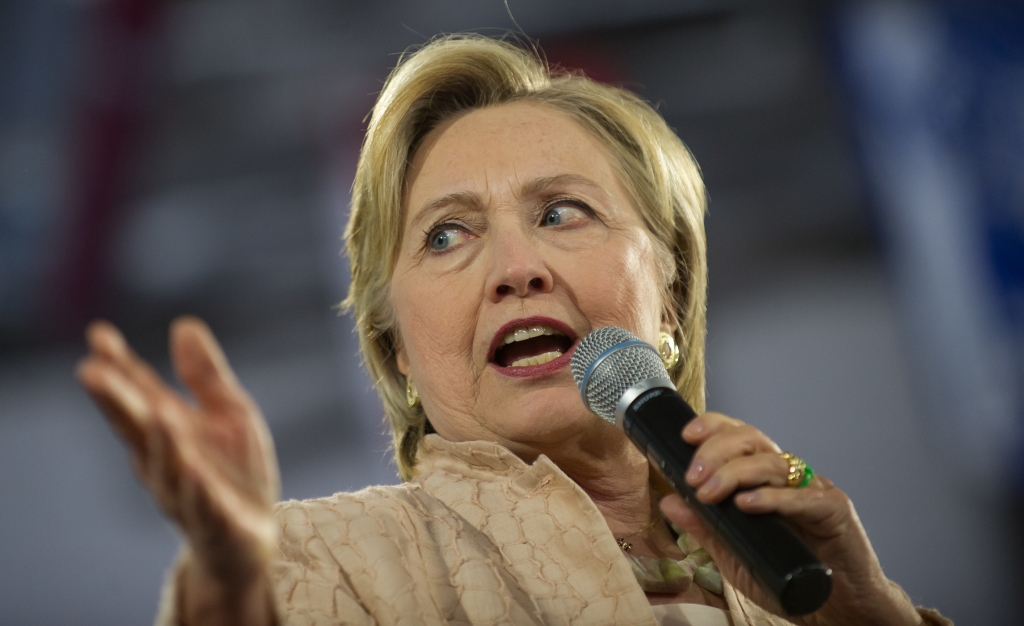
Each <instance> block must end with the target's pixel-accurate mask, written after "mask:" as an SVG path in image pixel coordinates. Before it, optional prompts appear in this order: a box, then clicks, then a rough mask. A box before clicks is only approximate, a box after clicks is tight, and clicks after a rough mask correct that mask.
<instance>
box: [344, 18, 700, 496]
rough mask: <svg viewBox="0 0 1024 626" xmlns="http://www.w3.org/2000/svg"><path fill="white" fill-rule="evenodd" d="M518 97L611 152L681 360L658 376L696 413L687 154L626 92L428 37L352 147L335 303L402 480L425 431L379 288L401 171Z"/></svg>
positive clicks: (694, 254) (507, 46)
mask: <svg viewBox="0 0 1024 626" xmlns="http://www.w3.org/2000/svg"><path fill="white" fill-rule="evenodd" d="M519 101H529V102H537V103H544V104H547V105H549V106H552V107H554V108H556V109H558V110H560V111H562V112H564V113H566V114H568V115H569V116H571V117H572V118H573V119H574V120H576V121H577V122H578V123H580V124H581V125H583V126H584V127H585V128H588V129H589V130H590V131H591V132H593V133H594V134H595V135H596V136H597V137H598V138H599V139H600V140H601V141H602V142H603V143H604V144H605V145H606V146H607V147H608V150H609V152H610V153H611V154H612V156H613V158H614V160H615V163H614V165H616V166H617V167H618V169H619V171H620V173H621V176H622V182H623V184H624V185H625V187H626V189H627V191H628V192H629V193H630V195H631V196H632V198H631V199H632V200H633V203H634V205H635V206H636V208H637V210H638V211H639V213H640V215H641V217H642V218H643V220H644V222H645V224H646V225H647V227H648V229H650V232H651V234H652V235H653V240H654V241H655V242H656V246H657V248H658V249H659V251H660V254H659V260H660V262H661V264H662V266H663V269H664V272H663V274H664V278H665V289H666V296H667V297H666V303H667V310H666V314H667V315H668V316H669V318H670V319H671V320H672V321H673V322H674V323H675V324H674V325H675V327H676V331H675V339H676V342H677V343H678V344H679V348H680V354H681V355H682V358H681V359H680V362H679V363H678V364H677V365H676V366H675V367H673V369H672V371H671V372H670V374H671V375H672V377H673V380H674V381H675V383H676V387H677V388H678V389H679V392H680V393H681V394H682V395H683V397H684V398H686V400H687V401H688V402H689V403H690V404H691V405H692V406H693V407H694V408H695V409H696V410H697V411H698V412H700V411H703V410H704V335H705V319H706V318H705V302H706V291H707V261H706V242H705V235H704V212H705V206H706V203H705V194H704V183H703V181H702V179H701V176H700V171H699V169H698V167H697V164H696V162H695V161H694V159H693V157H692V156H691V154H690V152H689V150H687V148H686V146H684V145H683V143H682V141H680V140H679V138H678V137H677V136H676V134H675V133H674V132H673V131H672V129H670V128H669V127H668V125H667V124H666V123H665V121H664V120H663V119H662V118H661V116H660V115H658V113H657V112H656V111H655V110H654V109H652V108H651V107H650V105H648V104H647V103H646V102H644V101H643V100H641V99H640V98H639V97H637V96H636V95H635V94H633V93H630V92H628V91H625V90H623V89H618V88H615V87H611V86H608V85H604V84H601V83H598V82H595V81H593V80H591V79H589V78H586V77H584V76H582V75H578V74H573V73H569V72H564V71H559V70H553V69H552V68H550V67H549V66H548V65H547V63H546V61H545V60H544V59H542V58H541V57H540V56H539V54H537V53H536V52H533V51H528V50H524V49H522V48H519V47H517V46H515V45H513V44H511V43H508V42H506V41H499V40H494V39H490V38H486V37H483V36H479V35H455V36H445V37H440V38H437V39H434V40H433V41H431V42H429V43H428V44H426V45H424V46H423V47H421V48H419V49H418V50H416V51H415V52H412V53H410V54H406V55H403V57H402V58H400V59H399V62H398V65H397V66H396V68H395V69H394V71H392V73H391V76H390V77H389V78H388V80H387V82H386V83H385V84H384V89H383V90H382V91H381V93H380V97H379V98H378V99H377V103H376V105H375V106H374V108H373V112H372V114H371V116H370V123H369V127H368V129H367V131H366V137H365V139H364V141H363V146H362V151H361V152H360V155H359V164H358V167H357V169H356V177H355V182H354V184H353V190H352V207H351V215H350V218H349V222H348V227H347V228H346V230H345V239H346V246H347V251H348V257H349V262H350V264H351V270H352V283H351V286H350V288H349V293H348V297H347V298H346V299H345V301H344V302H343V303H342V305H343V307H345V308H346V309H347V310H352V311H353V312H354V314H355V322H356V331H357V333H358V335H359V344H360V347H361V349H362V354H363V359H364V361H365V364H366V368H367V370H368V371H369V373H370V376H371V378H372V380H373V381H374V383H375V385H376V388H377V390H378V392H379V393H380V395H381V399H382V400H383V401H384V411H385V413H386V414H387V417H388V420H389V422H390V426H391V434H392V438H393V442H394V450H395V460H396V464H397V466H398V472H399V474H400V475H401V477H402V479H403V480H408V479H410V478H411V477H412V475H413V473H414V466H415V462H416V450H417V447H418V444H419V442H420V440H421V439H422V438H423V435H424V429H425V427H426V424H427V419H426V415H425V414H424V413H423V409H422V406H421V405H417V406H415V407H412V408H410V407H409V406H408V403H407V402H406V389H405V387H406V381H405V378H404V377H403V376H402V374H401V373H400V372H399V371H398V366H397V362H396V356H395V355H396V350H397V349H398V347H399V346H400V341H401V337H399V336H398V333H397V328H396V323H395V318H394V313H393V311H392V308H391V304H390V296H389V286H390V283H391V276H392V273H393V271H394V268H395V263H396V260H397V256H398V249H399V246H400V244H401V241H402V225H403V212H402V196H403V190H404V184H405V177H406V169H407V166H408V163H409V161H410V160H411V158H412V155H413V153H414V151H415V150H416V148H417V146H418V144H419V143H420V141H421V140H422V139H423V137H424V135H426V134H427V133H428V132H430V131H431V130H432V129H433V128H435V127H437V126H438V125H439V124H440V123H441V122H443V121H445V120H447V119H449V118H451V117H452V116H454V115H456V114H458V113H461V112H465V111H469V110H473V109H480V108H483V107H489V106H495V105H499V104H505V103H511V102H519Z"/></svg>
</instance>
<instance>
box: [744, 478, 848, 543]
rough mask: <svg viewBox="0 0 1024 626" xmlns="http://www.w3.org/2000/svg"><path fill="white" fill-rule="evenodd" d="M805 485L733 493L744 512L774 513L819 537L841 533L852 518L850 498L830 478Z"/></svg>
mask: <svg viewBox="0 0 1024 626" xmlns="http://www.w3.org/2000/svg"><path fill="white" fill-rule="evenodd" d="M814 482H815V483H817V485H816V486H815V487H810V486H809V487H807V488H805V489H793V488H785V487H784V488H776V487H761V488H760V489H755V490H753V491H749V492H746V493H741V494H739V495H737V496H736V500H735V501H736V506H737V507H738V508H739V509H740V510H742V511H746V512H748V513H772V512H774V513H778V514H780V515H782V516H783V517H785V518H787V519H789V520H790V521H792V522H794V523H795V524H796V525H797V526H799V527H800V528H801V529H803V530H804V531H805V532H809V533H811V534H814V535H816V536H818V537H819V538H826V537H832V536H838V535H841V534H842V533H843V532H844V531H845V530H846V528H847V524H848V523H850V522H853V521H855V520H856V513H855V512H854V509H853V504H852V503H851V502H850V498H849V497H848V496H847V495H846V494H845V493H843V491H842V490H840V489H837V488H836V487H835V486H834V485H832V483H831V482H830V481H827V480H824V479H820V480H819V479H818V478H815V481H814Z"/></svg>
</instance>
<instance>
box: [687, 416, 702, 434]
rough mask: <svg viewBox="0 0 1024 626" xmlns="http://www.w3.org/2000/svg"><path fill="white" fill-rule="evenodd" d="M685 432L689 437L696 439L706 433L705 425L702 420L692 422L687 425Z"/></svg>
mask: <svg viewBox="0 0 1024 626" xmlns="http://www.w3.org/2000/svg"><path fill="white" fill-rule="evenodd" d="M683 430H684V431H685V433H686V434H687V435H690V436H691V437H695V436H697V435H699V434H701V433H702V432H704V423H703V422H701V421H700V420H693V421H692V422H690V423H689V424H687V425H686V428H684V429H683Z"/></svg>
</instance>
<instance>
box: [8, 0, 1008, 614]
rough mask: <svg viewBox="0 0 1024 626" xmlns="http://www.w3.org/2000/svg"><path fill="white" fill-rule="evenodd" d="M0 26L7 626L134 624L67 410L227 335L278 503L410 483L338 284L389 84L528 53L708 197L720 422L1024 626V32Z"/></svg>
mask: <svg viewBox="0 0 1024 626" xmlns="http://www.w3.org/2000/svg"><path fill="white" fill-rule="evenodd" d="M509 6H510V8H511V12H512V14H513V15H514V17H515V22H513V20H512V19H510V17H509V15H508V13H507V11H506V7H505V5H504V3H503V2H502V1H501V0H459V1H447V2H441V1H439V0H393V1H391V2H387V3H378V2H367V1H359V0H333V1H329V0H317V1H306V0H303V1H297V0H255V1H254V0H173V1H172V0H164V1H157V0H5V2H3V3H0V623H2V624H5V625H6V624H11V625H21V624H69V623H73V624H79V625H82V626H88V625H92V624H96V625H100V624H105V625H110V624H140V623H147V622H149V621H150V620H151V619H152V616H153V614H154V611H155V608H156V604H157V599H158V594H159V589H160V586H161V582H162V579H163V576H164V572H165V570H166V568H167V567H169V565H170V563H171V561H172V558H173V556H174V554H175V552H176V550H177V549H178V545H179V542H178V539H177V537H176V536H175V534H174V532H173V530H172V529H171V527H170V526H169V525H168V524H167V523H166V522H165V521H164V520H163V519H162V518H161V517H160V515H159V514H158V513H157V511H156V508H155V507H154V505H153V504H152V503H151V502H150V501H149V499H148V497H147V496H146V494H145V493H144V492H143V491H142V489H141V488H140V487H139V486H138V485H137V484H136V483H135V481H134V479H133V477H132V475H131V472H130V470H129V467H128V463H127V461H126V455H125V454H124V452H123V450H122V447H121V445H120V444H119V442H118V441H117V440H116V439H115V437H114V436H113V434H112V433H111V432H110V431H109V430H108V428H107V427H106V425H105V423H104V421H103V419H102V418H101V416H100V415H99V413H98V412H97V411H96V409H94V408H93V407H92V406H91V405H90V403H89V401H88V399H87V398H86V396H85V394H84V393H83V392H82V391H81V390H80V389H79V388H78V387H77V386H76V384H75V382H74V379H73V374H72V372H73V368H74V364H75V362H76V360H77V359H78V358H79V357H80V356H81V355H82V354H83V343H82V339H81V335H82V330H83V328H84V324H85V322H86V321H87V320H89V319H91V318H93V317H96V316H103V317H106V318H109V319H111V320H112V321H114V322H115V323H116V324H118V325H119V326H120V327H121V328H123V329H124V330H125V332H126V334H127V336H128V338H129V340H130V341H131V342H132V343H133V344H135V345H136V346H137V347H138V349H139V351H140V352H141V353H142V354H143V355H144V356H145V357H147V358H148V359H150V360H151V361H153V362H154V363H155V364H157V366H158V367H159V368H160V370H161V371H162V372H163V373H164V374H165V375H167V376H171V374H170V372H169V370H168V365H167V354H166V331H167V326H168V323H169V322H170V320H171V319H173V318H174V317H175V316H177V315H179V314H182V313H192V314H196V315H200V316H202V317H203V318H205V319H206V320H208V321H209V323H210V324H211V326H212V327H213V329H214V330H215V332H216V333H217V335H218V336H219V337H220V339H221V340H222V341H223V343H224V346H225V349H226V351H227V353H228V356H229V358H230V359H231V360H232V362H233V364H234V365H235V367H236V369H237V371H238V373H239V376H240V377H241V380H242V381H243V383H244V384H245V385H246V386H247V387H248V388H249V389H250V390H251V392H252V393H253V395H254V396H255V397H256V399H257V400H258V401H259V402H260V404H261V406H262V407H263V409H264V412H265V414H266V416H267V419H268V421H269V423H270V426H271V429H272V430H273V434H274V438H275V441H276V445H277V451H278V455H279V458H280V462H281V467H282V473H283V491H284V496H285V497H288V498H304V497H313V496H321V495H328V494H331V493H334V492H337V491H343V490H354V489H358V488H361V487H363V486H366V485H370V484H379V483H392V482H396V481H397V478H396V475H395V471H394V468H393V466H392V465H391V464H390V462H389V454H388V451H387V438H386V437H385V436H384V434H383V429H384V427H383V422H382V410H381V407H380V404H379V401H378V400H377V398H376V397H375V395H374V392H373V390H372V387H371V385H370V382H369V380H368V379H367V376H366V375H365V372H364V371H363V369H362V368H361V365H360V363H359V359H358V355H357V347H356V342H355V339H354V336H353V334H352V323H351V320H350V319H349V318H348V317H344V316H340V315H339V314H338V312H337V309H336V306H335V305H336V303H337V302H339V301H340V300H341V299H342V298H343V296H344V294H345V292H346V288H347V271H348V270H347V266H346V262H345V259H344V258H343V257H342V255H341V254H340V249H341V239H340V236H341V232H342V228H343V225H344V223H345V220H346V215H347V210H348V209H347V206H348V195H349V188H350V184H351V178H352V174H353V169H354V164H355V160H356V157H357V152H358V148H359V143H360V140H361V134H362V132H363V129H364V119H365V116H366V114H367V113H368V111H369V110H370V108H371V106H372V104H373V100H374V96H375V94H376V93H377V92H378V91H379V90H380V87H381V85H382V82H383V80H384V78H385V77H386V76H387V73H388V70H389V69H390V68H391V67H393V66H394V64H395V62H396V61H397V59H398V53H400V52H401V51H402V50H404V49H406V48H407V47H408V46H410V45H415V44H421V43H423V42H424V41H426V40H428V39H429V38H430V37H431V36H433V35H435V34H438V33H442V32H454V31H464V30H476V31H479V32H485V33H490V34H494V35H501V34H502V33H504V32H505V31H508V30H517V31H518V30H520V29H521V31H522V32H525V33H526V34H527V35H528V36H530V37H532V38H534V39H536V40H537V41H539V43H540V45H541V46H542V48H543V49H544V50H545V51H546V52H547V55H548V57H549V58H550V60H551V61H552V62H554V63H558V64H561V65H563V66H566V67H571V68H579V69H582V70H584V71H585V72H587V73H588V74H589V75H591V76H593V77H595V78H597V79H599V80H603V81H607V82H611V83H614V84H619V85H623V86H626V87H628V88H630V89H633V90H635V91H636V92H638V93H639V94H641V95H642V96H643V97H645V98H646V99H648V100H649V101H651V102H653V103H655V104H656V105H657V107H658V108H659V110H660V111H661V112H662V113H663V114H664V115H665V117H666V119H667V120H668V121H669V123H670V124H671V125H672V126H673V127H674V128H676V129H677V131H678V133H679V135H680V136H681V137H682V138H683V140H684V141H685V142H686V143H687V144H688V145H689V146H690V148H691V149H692V151H693V152H694V154H695V155H696V158H697V160H698V161H699V162H700V164H701V166H702V168H703V171H704V174H705V176H706V180H707V185H708V189H709V194H710V213H709V215H708V218H707V229H708V237H709V247H710V253H709V255H710V267H711V283H710V284H711V288H710V304H709V320H710V321H709V335H708V345H709V352H708V361H709V373H708V389H709V407H711V408H713V409H716V410H720V411H723V412H727V413H731V414H733V415H736V416H738V417H741V418H742V419H744V420H746V421H749V422H751V423H754V424H755V425H757V426H759V427H760V428H762V429H763V430H765V431H767V432H768V433H769V434H771V435H772V436H773V437H774V438H775V439H776V440H777V441H778V442H779V443H780V445H781V446H782V447H783V448H785V449H791V450H793V451H795V452H797V453H799V454H801V455H802V456H803V457H804V458H806V459H807V460H808V461H809V462H810V463H811V464H812V465H813V466H814V467H815V468H816V469H818V470H819V471H820V472H821V473H823V474H825V475H828V476H830V477H831V478H832V479H833V480H834V481H835V482H836V483H838V484H839V485H840V486H841V487H843V488H844V489H845V490H846V491H847V492H848V493H849V494H850V495H851V496H852V498H853V500H854V502H855V503H856V505H857V509H858V512H859V513H860V516H861V518H862V521H863V523H864V525H865V527H866V528H867V530H868V533H869V536H870V537H871V539H872V542H873V544H874V546H875V549H876V550H877V552H878V555H879V558H880V560H881V562H882V565H883V567H884V568H885V570H886V572H887V574H888V575H889V576H890V577H891V578H893V579H894V580H896V581H898V582H899V583H900V584H902V585H903V586H904V588H905V589H906V590H907V591H908V593H909V594H910V595H911V597H912V598H913V599H914V600H915V601H916V602H917V603H920V604H925V605H929V606H937V607H940V608H941V610H942V611H943V612H944V613H945V614H946V615H948V616H951V617H952V618H954V619H955V620H956V622H957V623H958V624H987V625H995V624H1008V625H1009V624H1019V623H1020V617H1019V615H1020V611H1021V610H1022V609H1024V599H1022V597H1024V594H1022V593H1021V591H1020V590H1021V589H1022V588H1024V575H1022V568H1021V565H1020V563H1021V562H1022V557H1024V549H1022V544H1024V533H1022V530H1021V529H1022V527H1024V516H1022V515H1021V502H1022V501H1024V488H1022V485H1024V455H1022V452H1021V451H1022V449H1024V447H1022V441H1024V439H1022V436H1021V431H1022V424H1024V399H1022V395H1021V390H1022V389H1024V385H1022V383H1024V11H1022V9H1021V8H1020V6H1019V3H1009V2H1007V3H1003V4H1000V3H994V2H993V3H967V2H961V3H941V2H927V3H915V2H898V1H895V0H894V1H892V2H860V1H850V2H835V3H821V2H812V1H806V2H805V1H796V0H777V1H775V2H771V3H763V2H741V1H738V0H737V1H725V0H720V1H714V2H713V1H710V0H708V1H701V0H632V1H631V2H615V1H612V0H590V1H588V2H582V1H579V0H565V1H562V2H551V1H545V0H509Z"/></svg>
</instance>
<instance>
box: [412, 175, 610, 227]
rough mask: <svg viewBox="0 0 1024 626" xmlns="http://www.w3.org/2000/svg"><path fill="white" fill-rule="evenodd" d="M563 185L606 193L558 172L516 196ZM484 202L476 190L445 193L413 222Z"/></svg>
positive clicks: (537, 180) (475, 207)
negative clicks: (455, 207)
mask: <svg viewBox="0 0 1024 626" xmlns="http://www.w3.org/2000/svg"><path fill="white" fill-rule="evenodd" d="M561 185H580V186H583V187H588V188H590V189H591V190H594V191H598V192H600V193H601V194H602V195H604V193H605V192H604V189H603V188H602V187H601V186H600V185H598V184H597V183H595V182H594V181H592V180H590V179H589V178H587V177H585V176H580V175H579V174H558V175H556V176H545V177H543V178H535V179H533V180H531V181H528V182H526V183H524V184H523V185H522V186H521V187H520V188H519V191H518V193H516V197H517V198H536V197H539V196H542V195H544V194H545V192H547V191H548V190H549V189H550V188H551V187H557V186H561ZM483 204H484V203H483V199H482V198H481V197H480V194H478V193H476V192H475V191H458V192H455V193H449V194H445V195H443V196H441V197H440V198H435V199H433V200H431V201H430V202H427V203H426V204H424V205H423V206H422V207H420V209H419V211H417V212H416V215H415V216H414V217H413V219H412V223H413V224H416V223H418V222H419V221H420V220H422V219H423V216H424V215H428V214H430V213H433V212H434V211H437V210H438V209H442V208H445V207H448V206H453V205H454V206H462V207H465V208H467V209H473V210H479V209H480V208H481V207H482V206H483Z"/></svg>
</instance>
